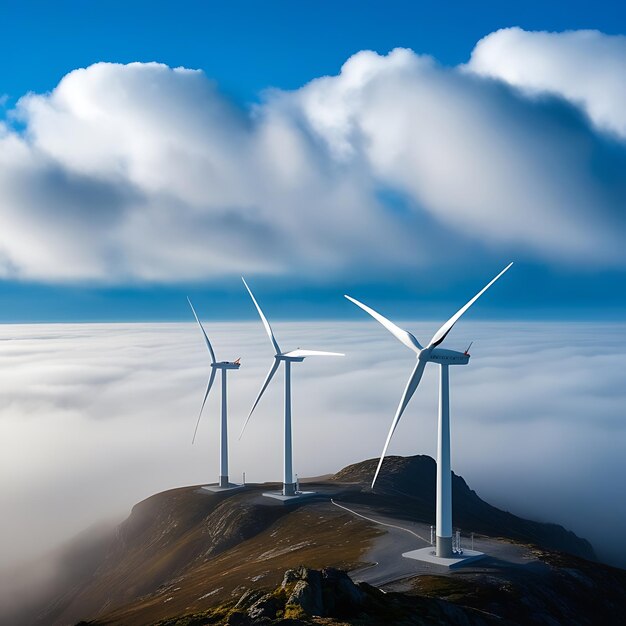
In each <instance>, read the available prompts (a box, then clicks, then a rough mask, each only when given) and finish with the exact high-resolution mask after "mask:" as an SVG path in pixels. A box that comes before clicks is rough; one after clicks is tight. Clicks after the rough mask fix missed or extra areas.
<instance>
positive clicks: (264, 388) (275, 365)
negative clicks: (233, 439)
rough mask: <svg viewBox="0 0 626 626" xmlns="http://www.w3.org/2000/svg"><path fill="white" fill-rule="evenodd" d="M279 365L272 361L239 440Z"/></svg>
mask: <svg viewBox="0 0 626 626" xmlns="http://www.w3.org/2000/svg"><path fill="white" fill-rule="evenodd" d="M279 365H280V361H279V360H278V359H274V363H272V367H270V371H269V372H268V373H267V376H266V377H265V382H264V383H263V386H262V387H261V391H259V395H258V396H257V397H256V400H255V401H254V404H253V405H252V408H251V409H250V413H248V417H247V418H246V423H245V424H244V425H243V428H242V429H241V433H240V435H239V439H241V438H242V437H243V431H244V430H246V426H247V425H248V422H249V421H250V418H251V417H252V413H253V411H254V409H256V405H257V404H258V403H259V400H260V399H261V396H262V395H263V394H264V393H265V390H266V389H267V386H268V385H269V384H270V381H271V380H272V378H274V374H276V370H277V369H278V366H279Z"/></svg>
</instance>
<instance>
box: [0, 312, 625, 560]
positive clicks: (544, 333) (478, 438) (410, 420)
mask: <svg viewBox="0 0 626 626" xmlns="http://www.w3.org/2000/svg"><path fill="white" fill-rule="evenodd" d="M387 313H389V314H391V313H392V312H387ZM404 325H405V327H407V328H409V329H411V330H412V331H414V332H415V334H416V336H417V337H418V338H420V339H423V340H425V339H426V338H428V337H430V336H431V335H432V333H433V331H434V330H435V329H436V328H437V326H438V324H436V323H426V322H419V323H406V324H404ZM274 326H275V328H274V330H275V332H276V335H277V337H278V339H279V341H280V343H281V346H283V347H284V348H285V349H289V348H295V347H297V346H300V345H302V346H310V347H314V348H319V349H328V350H337V351H342V352H345V353H346V357H345V358H343V359H313V358H311V359H308V360H306V361H305V362H304V363H303V364H301V365H298V366H294V370H293V372H292V379H293V405H294V407H293V408H294V413H293V414H294V454H295V471H296V472H297V473H298V474H299V476H301V477H303V476H311V475H320V474H325V473H329V472H333V471H336V470H338V469H339V468H341V467H343V466H345V465H347V464H349V463H353V462H356V461H360V460H363V459H366V458H372V457H375V456H377V455H378V454H380V450H381V449H382V444H383V442H384V439H385V436H386V433H387V430H388V428H389V425H390V422H391V418H392V416H393V412H394V410H395V407H396V405H397V402H398V399H399V397H400V394H401V392H402V390H403V388H404V385H405V382H406V380H407V378H408V376H409V373H410V371H411V368H412V365H413V359H414V357H413V355H412V353H411V352H409V351H408V350H407V349H406V348H405V347H404V346H402V345H401V344H400V343H398V342H397V341H395V340H394V338H393V337H391V336H390V335H388V334H387V333H386V332H385V331H384V329H382V328H380V327H379V326H378V325H377V324H376V323H374V322H357V323H349V322H341V323H319V322H318V323H277V324H275V325H274ZM207 330H208V331H209V333H210V335H211V337H212V340H213V343H214V345H215V348H216V352H217V356H218V358H220V359H222V358H226V359H231V358H232V359H234V358H237V357H239V356H240V357H242V363H243V364H242V367H241V370H239V371H238V372H235V373H233V374H232V375H231V376H230V378H229V412H230V425H231V427H230V430H231V433H232V434H233V436H232V438H231V445H230V461H231V467H230V469H231V476H232V477H233V478H234V479H235V480H237V479H240V478H241V476H242V473H243V472H246V478H247V480H248V481H251V482H257V481H258V482H261V481H269V480H272V481H280V479H281V476H282V448H281V446H282V393H283V390H282V377H281V376H278V377H277V378H276V380H275V383H274V384H273V385H272V387H271V388H269V389H268V390H267V392H266V394H265V396H264V397H263V400H262V401H261V403H260V404H259V406H258V407H257V412H256V413H255V415H254V416H253V418H252V420H251V422H250V424H249V425H248V429H247V431H246V434H245V435H244V437H243V439H242V440H241V441H237V438H236V435H237V434H238V433H239V430H240V428H241V426H242V425H243V420H244V419H245V417H246V415H247V412H248V410H249V408H250V406H251V404H252V402H253V400H254V398H255V397H256V394H257V392H258V389H259V386H260V384H261V381H262V380H263V377H264V376H265V373H266V370H267V368H268V367H269V365H270V361H271V358H272V350H271V347H270V345H269V342H268V340H267V337H266V336H265V334H264V332H263V329H262V327H261V326H260V323H258V322H256V323H238V324H234V323H231V324H225V323H215V322H211V323H207ZM624 331H625V329H624V326H623V325H622V324H615V325H603V326H602V327H601V328H597V327H595V326H593V325H592V324H583V323H566V324H557V323H523V324H521V323H510V322H508V323H486V322H465V323H463V324H462V325H459V327H458V328H456V327H455V329H454V330H453V332H452V334H451V335H450V337H449V338H448V339H447V340H446V344H447V345H448V346H449V347H451V348H459V349H463V348H464V347H465V346H466V345H467V343H469V341H470V340H472V339H474V340H476V343H475V345H474V348H473V350H472V352H473V357H472V361H471V365H470V366H469V367H466V368H461V367H459V368H453V370H452V371H451V384H452V386H451V410H452V446H453V447H452V465H453V469H454V471H456V472H457V473H460V474H461V475H463V476H464V477H465V478H466V479H467V481H468V482H469V484H470V485H471V486H472V488H474V489H476V490H477V491H478V493H479V494H480V495H481V496H482V497H483V498H485V499H486V500H487V501H489V502H492V503H493V504H496V505H498V506H501V507H504V508H507V509H509V510H511V511H512V512H514V513H516V514H518V515H522V516H528V517H531V518H534V519H540V520H544V521H553V522H558V523H562V524H564V525H566V526H567V527H569V528H571V529H572V530H574V531H576V532H578V533H579V534H581V535H582V536H585V537H586V538H588V539H590V540H591V541H592V542H593V544H594V546H595V547H596V548H597V550H598V553H599V554H600V556H601V557H602V558H604V559H606V560H609V561H611V562H614V563H617V564H621V565H624V563H626V553H624V552H623V551H622V552H621V553H619V551H617V543H618V542H616V540H615V537H616V536H617V535H618V533H619V532H620V529H621V528H623V526H624V524H626V493H625V491H624V485H623V481H622V478H621V477H622V476H623V475H624V471H625V469H626V467H625V461H624V454H623V442H624V434H625V429H626V421H624V419H623V417H624V410H623V407H624V405H625V403H626V392H625V390H624V386H623V384H621V379H620V376H621V374H620V373H621V372H623V371H624V367H625V366H626V339H624V338H626V332H624ZM0 367H1V368H2V371H3V376H2V379H1V380H0V446H2V448H1V450H0V509H1V510H2V511H3V515H2V516H1V517H0V550H1V552H2V555H3V564H5V565H9V564H11V563H14V562H16V561H18V560H20V559H21V558H22V557H24V558H25V557H28V556H35V555H37V554H38V553H40V552H42V551H44V550H45V549H46V548H47V547H49V546H51V545H53V544H55V543H57V542H59V541H61V540H63V539H66V538H68V537H69V536H71V535H73V534H75V533H77V532H79V531H80V530H82V529H83V528H85V527H87V526H89V525H90V524H92V523H94V522H96V521H98V520H101V519H109V518H111V517H114V518H115V517H118V518H121V517H123V516H124V515H125V514H127V513H128V511H129V509H130V507H131V506H132V505H133V504H134V503H135V502H137V501H139V500H141V499H143V498H145V497H147V496H149V495H151V494H152V493H155V492H158V491H161V490H164V489H168V488H173V487H178V486H181V485H189V484H198V483H206V482H211V481H215V480H216V476H217V473H218V446H217V442H218V438H219V430H218V429H219V425H218V415H219V393H217V391H218V390H217V391H216V393H214V394H213V395H212V397H211V398H210V399H209V401H208V404H207V408H206V414H205V416H204V417H203V422H202V423H201V425H200V429H199V431H198V438H197V440H196V443H195V445H194V446H192V445H191V437H192V433H193V427H194V423H195V418H196V416H197V411H198V409H199V404H200V401H201V398H202V393H203V391H204V385H205V384H206V379H207V376H208V373H209V368H208V358H207V354H206V350H205V348H204V345H203V342H202V339H201V337H200V336H199V332H198V329H197V327H195V326H194V325H192V324H146V325H133V324H124V325H121V324H120V325H51V326H5V327H4V331H3V337H2V341H0ZM436 415H437V370H436V367H435V366H432V367H431V366H429V368H427V371H426V374H425V376H424V379H423V381H422V384H421V387H420V389H419V390H418V393H416V395H415V396H414V399H413V400H412V402H411V405H410V406H409V408H408V409H407V413H406V415H405V417H403V420H402V422H401V423H400V425H399V426H398V430H397V433H396V436H395V437H394V440H393V442H392V445H391V448H390V453H391V454H405V455H410V454H430V455H431V456H434V455H435V453H436ZM357 432H358V437H355V433H357ZM320 441H324V453H323V454H320V447H319V443H320Z"/></svg>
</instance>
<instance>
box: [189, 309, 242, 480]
mask: <svg viewBox="0 0 626 626" xmlns="http://www.w3.org/2000/svg"><path fill="white" fill-rule="evenodd" d="M187 302H189V306H190V307H191V310H192V312H193V316H194V317H195V318H196V322H198V326H200V330H201V331H202V336H203V337H204V343H205V344H206V347H207V348H208V350H209V354H210V355H211V375H210V376H209V382H208V384H207V387H206V391H205V392H204V399H203V400H202V406H201V407H200V413H199V414H198V420H197V422H196V428H195V430H194V431H193V439H192V441H191V443H194V442H195V440H196V433H197V432H198V425H199V424H200V418H201V417H202V411H203V410H204V405H205V404H206V399H207V398H208V397H209V391H211V387H212V386H213V381H214V380H215V374H216V372H217V370H220V372H221V373H222V420H221V422H220V473H219V481H218V488H219V489H230V488H233V487H235V486H238V485H231V484H230V483H229V482H228V410H227V407H226V372H227V371H228V370H238V369H239V366H240V363H239V359H237V360H236V361H234V362H233V363H231V362H229V361H219V362H218V361H216V359H215V352H214V351H213V346H212V345H211V342H210V341H209V338H208V336H207V334H206V332H205V330H204V326H202V322H201V321H200V320H199V319H198V316H197V314H196V310H195V309H194V308H193V304H191V300H190V299H189V298H187Z"/></svg>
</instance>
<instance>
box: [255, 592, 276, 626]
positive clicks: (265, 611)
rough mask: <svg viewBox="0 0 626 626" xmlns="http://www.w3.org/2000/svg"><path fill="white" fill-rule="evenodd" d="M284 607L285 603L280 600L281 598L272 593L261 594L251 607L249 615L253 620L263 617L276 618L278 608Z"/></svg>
mask: <svg viewBox="0 0 626 626" xmlns="http://www.w3.org/2000/svg"><path fill="white" fill-rule="evenodd" d="M282 608H284V605H283V604H282V603H281V602H280V600H279V598H277V597H276V596H273V595H272V594H269V593H267V594H264V595H263V596H261V597H260V598H259V599H258V600H257V601H256V602H255V603H254V604H253V605H252V606H251V607H250V608H249V609H248V617H249V618H250V619H252V620H259V619H262V618H267V619H270V620H272V619H276V613H277V612H278V609H282Z"/></svg>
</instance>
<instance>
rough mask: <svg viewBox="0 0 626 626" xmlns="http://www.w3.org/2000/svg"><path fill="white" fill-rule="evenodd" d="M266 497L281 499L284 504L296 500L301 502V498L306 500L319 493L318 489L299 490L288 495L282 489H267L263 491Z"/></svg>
mask: <svg viewBox="0 0 626 626" xmlns="http://www.w3.org/2000/svg"><path fill="white" fill-rule="evenodd" d="M263 495H264V496H265V497H266V498H273V499H274V500H279V501H280V502H282V503H283V504H292V503H295V502H300V501H301V500H306V499H307V498H310V497H312V496H315V495H317V492H316V491H297V492H296V493H295V494H294V495H292V496H286V495H284V494H283V492H282V491H266V492H264V493H263Z"/></svg>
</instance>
